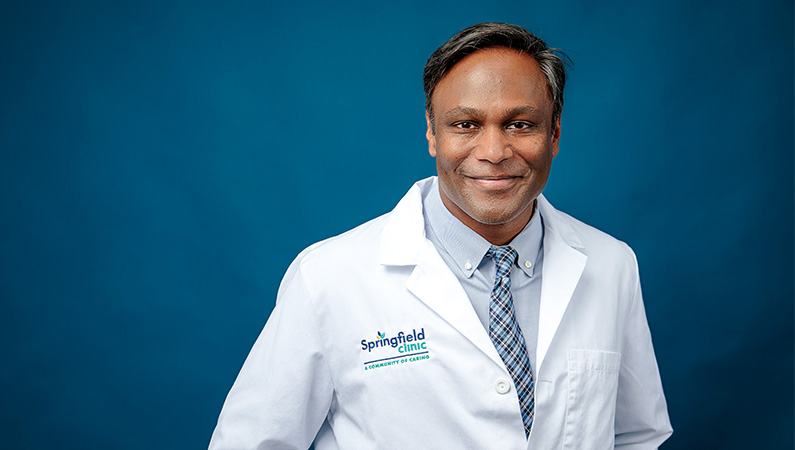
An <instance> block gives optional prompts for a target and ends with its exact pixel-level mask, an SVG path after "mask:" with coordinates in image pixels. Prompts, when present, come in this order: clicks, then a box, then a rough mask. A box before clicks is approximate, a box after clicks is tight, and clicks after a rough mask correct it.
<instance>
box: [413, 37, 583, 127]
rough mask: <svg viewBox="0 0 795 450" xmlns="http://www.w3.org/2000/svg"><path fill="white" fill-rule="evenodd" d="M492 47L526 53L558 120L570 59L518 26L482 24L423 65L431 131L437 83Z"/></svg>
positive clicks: (554, 116)
mask: <svg viewBox="0 0 795 450" xmlns="http://www.w3.org/2000/svg"><path fill="white" fill-rule="evenodd" d="M492 47H504V48H509V49H512V50H516V51H519V52H521V53H525V54H527V55H529V56H530V57H532V58H533V59H534V60H535V61H536V62H537V63H538V65H539V66H540V67H541V71H542V72H543V73H544V77H545V78H546V81H547V88H548V89H549V94H550V95H551V96H552V102H553V109H552V120H553V123H554V122H555V121H557V120H558V118H559V117H560V112H561V111H562V110H563V88H564V86H565V85H566V64H567V61H568V62H570V61H571V60H570V59H569V57H568V56H566V54H565V53H563V52H561V51H560V50H558V49H556V48H550V47H547V44H546V43H545V42H544V41H543V40H541V38H539V37H538V36H536V35H534V34H533V33H531V32H530V31H528V30H526V29H524V28H522V27H520V26H518V25H511V24H507V23H501V22H483V23H479V24H476V25H472V26H470V27H467V28H464V29H463V30H461V31H459V32H458V34H456V35H455V36H453V37H451V38H450V39H448V40H447V42H445V43H444V44H442V45H441V46H440V47H439V48H437V49H436V51H434V52H433V54H431V56H430V58H428V62H427V63H426V64H425V70H424V71H423V76H422V83H423V87H424V88H425V110H426V111H427V112H428V116H429V117H430V120H431V127H433V125H434V122H433V107H432V105H431V96H433V91H434V89H435V88H436V85H437V84H438V83H439V81H440V80H441V79H442V78H443V77H444V75H445V74H446V73H447V72H448V71H449V70H450V69H452V68H453V66H455V65H456V64H458V62H459V61H461V60H462V59H464V58H465V57H467V56H468V55H471V54H472V53H475V52H477V51H479V50H484V49H487V48H492ZM564 58H565V59H566V61H564Z"/></svg>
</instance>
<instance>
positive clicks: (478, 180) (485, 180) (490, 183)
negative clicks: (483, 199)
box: [467, 176, 521, 191]
mask: <svg viewBox="0 0 795 450" xmlns="http://www.w3.org/2000/svg"><path fill="white" fill-rule="evenodd" d="M467 178H469V179H470V180H472V182H473V183H475V184H476V185H477V186H480V187H482V188H485V189H487V190H497V191H499V190H505V189H508V188H510V187H511V186H513V185H514V184H516V183H517V182H518V180H519V179H520V178H521V177H515V176H497V177H467Z"/></svg>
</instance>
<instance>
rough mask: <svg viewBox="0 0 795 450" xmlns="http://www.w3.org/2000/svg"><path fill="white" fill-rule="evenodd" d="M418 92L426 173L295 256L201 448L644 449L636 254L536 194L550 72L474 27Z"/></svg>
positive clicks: (649, 422)
mask: <svg viewBox="0 0 795 450" xmlns="http://www.w3.org/2000/svg"><path fill="white" fill-rule="evenodd" d="M424 82H425V93H426V98H427V101H426V110H427V114H426V119H427V124H428V131H427V138H428V148H429V151H430V154H431V156H433V157H435V158H436V165H437V171H438V179H436V178H430V179H427V180H423V181H420V182H418V183H417V184H416V185H414V187H412V189H411V190H410V191H409V192H408V194H406V196H405V197H404V198H403V199H402V200H401V201H400V203H399V204H398V205H397V206H396V207H395V209H394V210H393V211H392V212H390V213H389V214H386V215H384V216H382V217H379V218H377V219H375V220H373V221H370V222H368V223H366V224H364V225H362V226H360V227H357V228H355V229H354V230H351V231H349V232H347V233H345V234H343V235H340V236H337V237H335V238H331V239H329V240H326V241H324V242H321V243H318V244H315V245H313V246H311V247H309V248H308V249H306V250H305V251H303V252H302V253H301V254H300V255H299V256H298V257H297V258H296V260H295V261H294V262H293V264H292V265H291V266H290V268H289V269H288V271H287V274H286V275H285V277H284V280H283V281H282V285H281V287H280V289H279V293H278V298H277V304H276V307H275V308H274V310H273V313H272V315H271V317H270V319H269V320H268V323H267V324H266V326H265V328H264V330H263V332H262V334H261V336H260V337H259V339H258V340H257V342H256V344H255V345H254V348H253V349H252V351H251V354H250V355H249V357H248V359H247V360H246V363H245V364H244V366H243V368H242V370H241V372H240V375H239V376H238V379H237V381H236V382H235V385H234V386H233V388H232V390H231V391H230V393H229V396H228V398H227V400H226V403H225V405H224V408H223V411H222V412H221V415H220V418H219V421H218V426H217V428H216V430H215V433H214V435H213V439H212V441H211V443H210V448H211V449H233V448H234V449H277V448H278V449H306V448H307V447H309V445H310V444H311V443H312V442H313V440H314V442H315V448H316V449H318V450H323V449H343V450H345V449H355V450H362V449H501V450H507V449H517V450H518V449H527V448H530V449H553V448H571V449H609V448H614V447H615V448H622V449H653V448H657V447H658V446H659V445H660V444H661V443H662V442H663V441H664V440H665V439H666V438H667V437H668V436H669V435H670V433H671V428H670V424H669V422H668V416H667V412H666V405H665V399H664V397H663V392H662V387H661V383H660V378H659V373H658V370H657V364H656V361H655V358H654V352H653V349H652V344H651V338H650V334H649V329H648V326H647V323H646V318H645V313H644V307H643V302H642V299H641V292H640V284H639V279H638V270H637V264H636V261H635V256H634V254H633V253H632V251H631V250H630V248H629V247H628V246H627V245H626V244H624V243H622V242H619V241H617V240H615V239H613V238H611V237H609V236H607V235H606V234H604V233H601V232H599V231H597V230H595V229H593V228H591V227H589V226H587V225H585V224H583V223H581V222H578V221H576V220H574V219H572V218H571V217H569V216H567V215H565V214H563V213H561V212H559V211H557V210H555V209H554V208H553V207H552V206H551V205H550V204H549V203H548V202H547V200H546V199H545V198H544V197H543V196H542V195H541V191H542V190H543V188H544V185H545V184H546V181H547V177H548V175H549V172H550V167H551V164H552V159H553V158H554V157H555V156H556V155H557V153H558V144H559V140H560V114H561V109H562V105H563V87H564V83H565V68H564V65H563V63H562V61H561V59H560V58H559V57H558V55H557V54H556V53H555V52H554V51H553V50H552V49H549V48H548V47H547V46H546V44H545V43H544V42H543V41H542V40H540V39H538V38H537V37H536V36H534V35H532V34H531V33H530V32H528V31H526V30H524V29H522V28H520V27H517V26H513V25H507V24H500V23H484V24H479V25H474V26H472V27H469V28H467V29H465V30H463V31H461V32H460V33H459V34H457V35H456V36H454V37H453V38H451V39H450V40H449V41H448V42H446V43H445V44H444V45H442V46H441V47H440V48H439V49H437V50H436V52H434V54H433V55H432V56H431V57H430V59H429V60H428V63H427V65H426V67H425V75H424Z"/></svg>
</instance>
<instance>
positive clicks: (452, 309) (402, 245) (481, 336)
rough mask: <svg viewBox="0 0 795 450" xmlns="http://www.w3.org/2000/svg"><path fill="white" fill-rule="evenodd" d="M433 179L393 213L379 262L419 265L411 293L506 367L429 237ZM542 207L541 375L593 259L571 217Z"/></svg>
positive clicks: (418, 186)
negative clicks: (426, 206) (428, 197)
mask: <svg viewBox="0 0 795 450" xmlns="http://www.w3.org/2000/svg"><path fill="white" fill-rule="evenodd" d="M434 179H435V177H430V178H426V179H424V180H421V181H419V182H417V183H416V184H415V185H414V186H412V188H411V189H410V190H409V192H408V193H407V194H406V195H405V196H404V197H403V199H402V200H401V201H400V202H399V203H398V204H397V206H395V209H394V210H393V211H392V213H391V214H390V215H389V217H388V219H387V223H386V224H385V225H384V229H383V234H382V237H381V242H380V248H379V262H380V263H381V264H383V265H395V266H410V265H414V266H416V267H415V268H414V270H413V272H412V274H411V276H410V277H409V279H408V281H407V282H406V287H407V288H408V289H409V291H411V292H412V293H413V294H414V295H416V296H417V297H418V298H419V299H420V300H421V301H423V302H424V303H425V304H426V305H428V307H430V308H431V309H433V310H434V311H435V312H436V313H437V314H439V316H441V317H442V318H443V319H444V320H446V321H447V322H448V323H450V324H451V325H452V326H453V327H455V328H456V329H457V330H458V331H459V332H461V333H462V334H463V335H464V336H466V337H467V339H469V340H470V341H471V342H472V343H473V344H475V345H476V346H477V347H478V348H479V349H480V350H482V351H483V352H484V353H486V354H487V355H488V356H489V357H491V358H492V359H493V360H494V361H495V362H497V363H498V364H502V360H501V359H500V356H499V354H498V353H497V351H496V350H495V349H494V346H493V345H492V343H491V340H490V339H489V337H488V333H486V332H485V330H484V328H483V326H482V325H481V323H480V320H479V319H478V318H477V314H476V313H475V310H474V309H473V308H472V304H471V302H470V301H469V298H467V296H466V293H465V292H464V289H463V287H461V283H459V282H458V280H457V279H456V277H455V275H454V274H453V273H452V271H450V269H449V268H448V267H447V265H446V264H445V263H444V260H442V257H441V256H440V255H439V253H438V252H437V251H436V249H435V248H434V246H433V244H432V243H431V242H430V241H429V240H428V239H427V238H426V237H425V220H424V217H423V212H422V198H423V196H424V195H425V194H426V193H427V191H428V189H431V188H432V187H433V186H434ZM538 208H539V211H540V212H541V216H542V217H543V218H544V266H543V273H542V277H543V278H542V279H543V281H542V283H541V302H540V307H539V324H538V345H537V349H536V366H537V371H540V370H541V367H542V364H543V361H544V358H545V356H546V354H547V351H548V350H549V347H550V345H551V344H552V339H553V338H554V336H555V333H556V331H557V329H558V326H559V325H560V322H561V320H562V319H563V315H564V313H565V312H566V308H567V307H568V305H569V302H570V300H571V296H572V294H573V293H574V289H575V288H576V287H577V283H578V282H579V280H580V276H581V275H582V272H583V270H584V269H585V262H586V260H587V259H588V258H587V256H586V255H585V254H584V253H583V252H581V251H580V250H582V249H584V245H583V243H582V240H581V239H580V237H579V235H578V234H577V232H576V231H575V230H574V229H573V228H572V226H571V220H572V219H571V218H569V217H568V216H567V215H565V214H563V213H561V212H560V211H558V210H556V209H555V208H553V207H552V205H550V203H549V202H548V201H547V200H546V198H545V197H544V196H543V195H539V196H538Z"/></svg>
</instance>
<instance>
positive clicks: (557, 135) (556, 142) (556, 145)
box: [552, 114, 562, 158]
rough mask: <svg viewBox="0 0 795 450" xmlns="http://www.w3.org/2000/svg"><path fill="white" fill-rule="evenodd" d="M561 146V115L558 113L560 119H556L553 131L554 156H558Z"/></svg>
mask: <svg viewBox="0 0 795 450" xmlns="http://www.w3.org/2000/svg"><path fill="white" fill-rule="evenodd" d="M561 115H562V114H561ZM559 147H560V115H558V120H556V121H555V131H553V132H552V157H553V158H554V157H556V156H558V149H559Z"/></svg>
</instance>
